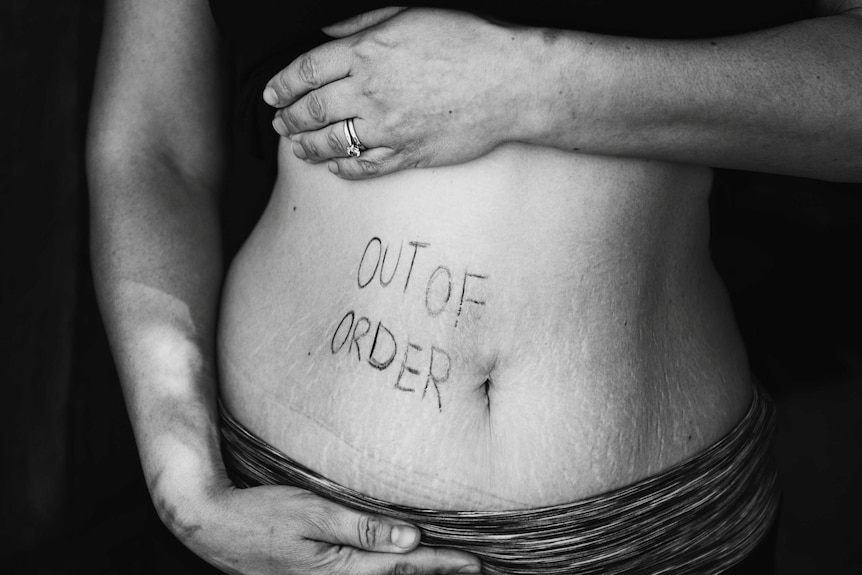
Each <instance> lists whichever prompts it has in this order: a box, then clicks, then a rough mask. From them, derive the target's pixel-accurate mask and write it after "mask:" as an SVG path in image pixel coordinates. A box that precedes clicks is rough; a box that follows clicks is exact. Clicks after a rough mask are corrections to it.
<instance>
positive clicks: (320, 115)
mask: <svg viewBox="0 0 862 575" xmlns="http://www.w3.org/2000/svg"><path fill="white" fill-rule="evenodd" d="M306 107H307V108H308V113H309V114H311V117H312V118H314V120H316V121H317V122H320V123H327V122H326V110H325V108H324V106H323V102H322V101H321V100H320V96H318V95H317V94H315V93H314V92H312V93H310V94H309V95H308V102H307V103H306Z"/></svg>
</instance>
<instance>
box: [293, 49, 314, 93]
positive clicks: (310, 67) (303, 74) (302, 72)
mask: <svg viewBox="0 0 862 575" xmlns="http://www.w3.org/2000/svg"><path fill="white" fill-rule="evenodd" d="M297 74H298V75H299V79H300V80H302V81H303V82H305V83H306V84H309V85H311V86H314V85H315V83H316V81H317V64H316V63H315V62H314V58H312V57H311V55H310V54H303V55H302V56H300V59H299V68H298V70H297Z"/></svg>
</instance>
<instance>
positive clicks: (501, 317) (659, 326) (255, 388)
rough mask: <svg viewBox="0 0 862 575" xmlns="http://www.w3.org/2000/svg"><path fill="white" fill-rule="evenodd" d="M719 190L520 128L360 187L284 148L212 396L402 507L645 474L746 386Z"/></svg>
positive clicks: (550, 494)
mask: <svg viewBox="0 0 862 575" xmlns="http://www.w3.org/2000/svg"><path fill="white" fill-rule="evenodd" d="M710 185H711V172H710V171H709V170H708V169H703V168H696V167H684V166H680V165H673V164H665V163H658V162H647V161H639V160H623V159H612V158H602V157H595V156H586V155H578V154H568V153H564V152H560V151H557V150H551V149H547V148H540V147H530V146H526V145H520V144H518V145H515V144H512V145H507V146H504V147H501V148H499V149H497V150H496V151H494V152H492V153H491V154H489V155H487V156H485V157H483V158H480V159H478V160H475V161H473V162H470V163H468V164H464V165H461V166H452V167H447V168H439V169H428V170H409V171H404V172H400V173H398V174H394V175H391V176H386V177H382V178H377V179H372V180H367V181H361V182H350V181H345V180H340V179H338V178H336V177H335V176H333V175H332V174H330V173H329V172H328V171H327V170H326V167H325V166H324V165H309V164H306V163H303V162H301V161H299V160H297V159H296V158H294V157H293V156H292V154H291V153H290V152H289V151H288V150H286V147H285V146H282V147H281V148H280V150H279V178H278V181H277V183H276V186H275V189H274V191H273V195H272V199H271V201H270V204H269V206H268V207H267V209H266V211H265V212H264V214H263V217H262V218H261V220H260V222H259V223H258V225H257V227H256V228H255V230H254V232H253V234H252V236H251V237H250V239H249V240H248V242H247V243H246V245H245V246H244V247H243V249H242V251H241V252H240V254H239V255H238V257H237V258H236V259H235V261H234V262H233V264H232V267H231V269H230V273H229V276H228V279H227V283H226V286H225V292H224V296H223V310H222V318H221V326H220V330H219V361H220V366H219V368H220V381H221V393H222V396H223V399H224V400H225V402H226V404H227V407H228V409H229V410H230V411H231V412H232V413H233V414H234V415H235V416H236V417H237V419H239V420H240V421H241V422H242V423H243V424H244V425H246V426H247V427H248V428H250V429H251V430H252V431H253V432H255V433H256V434H258V435H259V436H261V437H262V438H263V439H264V440H266V441H268V442H269V443H271V444H272V445H274V446H275V447H277V448H279V449H280V450H282V451H283V452H285V453H286V454H287V455H288V456H290V457H292V458H293V459H295V460H297V461H299V462H300V463H303V464H305V465H306V466H308V467H310V468H312V469H314V470H316V471H318V472H319V473H322V474H323V475H325V476H327V477H328V478H330V479H332V480H334V481H336V482H338V483H341V484H343V485H346V486H348V487H352V488H354V489H356V490H359V491H361V492H364V493H366V494H368V495H371V496H374V497H378V498H381V499H385V500H389V501H392V502H395V503H400V504H406V505H413V506H419V507H431V508H446V509H514V508H524V507H535V506H542V505H550V504H554V503H562V502H567V501H574V500H577V499H580V498H583V497H585V496H588V495H593V494H597V493H601V492H602V491H606V490H608V489H612V488H614V487H618V486H621V485H625V484H627V483H631V482H633V481H636V480H638V479H641V478H643V477H646V476H648V475H651V474H654V473H656V472H658V471H660V470H662V469H664V468H666V467H668V466H670V465H673V464H675V463H677V462H679V461H680V460H682V459H684V458H686V457H688V456H690V455H693V454H694V453H696V452H698V451H700V450H702V449H703V448H704V447H706V446H708V445H709V444H711V443H713V442H714V441H716V440H717V439H719V438H720V437H721V436H722V435H724V434H725V433H726V432H727V431H728V430H729V429H730V428H731V427H732V426H733V424H734V423H736V421H738V420H739V419H740V417H741V416H742V414H743V413H744V411H745V409H746V408H747V406H748V404H749V401H750V397H751V395H750V393H751V392H750V381H749V371H748V366H747V362H746V358H745V352H744V350H743V348H742V345H741V342H740V340H739V336H738V334H737V330H736V327H735V324H734V320H733V317H732V312H731V309H730V306H729V303H728V301H727V298H726V295H725V292H724V288H723V286H722V284H721V282H720V279H719V278H718V276H717V274H716V272H715V270H714V269H713V266H712V264H711V261H710V257H709V249H708V239H709V228H708V208H707V197H708V194H709V189H710ZM399 254H400V258H399Z"/></svg>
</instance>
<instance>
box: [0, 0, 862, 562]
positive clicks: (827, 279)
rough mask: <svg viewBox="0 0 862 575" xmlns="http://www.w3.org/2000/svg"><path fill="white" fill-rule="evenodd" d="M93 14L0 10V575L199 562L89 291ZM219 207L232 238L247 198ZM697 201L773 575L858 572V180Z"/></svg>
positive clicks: (244, 220) (96, 15) (793, 184)
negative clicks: (138, 430) (173, 517)
mask: <svg viewBox="0 0 862 575" xmlns="http://www.w3.org/2000/svg"><path fill="white" fill-rule="evenodd" d="M100 19H101V2H58V3H56V4H55V5H52V6H51V7H50V9H46V8H45V6H44V4H42V3H38V2H26V1H23V0H14V1H10V0H7V1H6V2H3V3H2V7H0V32H2V34H0V71H2V75H0V78H2V84H0V98H2V99H0V118H2V121H0V193H2V204H0V234H2V237H0V250H2V251H0V256H2V259H0V278H2V284H0V314H2V315H0V320H2V324H0V350H2V351H0V353H2V355H0V370H2V371H0V374H2V375H1V377H2V379H0V385H2V388H0V469H2V471H0V503H2V507H0V572H4V573H29V574H42V573H45V574H47V573H73V572H74V573H77V572H82V573H83V572H86V573H88V574H91V575H97V574H103V573H104V574H107V573H118V574H127V573H174V572H175V573H191V572H195V570H196V569H197V565H199V564H198V562H197V561H195V560H194V558H192V557H190V556H189V555H188V554H186V553H184V551H183V550H182V548H180V547H179V544H177V543H176V542H174V541H173V539H172V538H171V537H170V536H169V535H167V533H166V531H165V530H164V528H162V526H161V524H160V523H159V522H158V519H157V518H156V517H155V514H154V511H153V509H152V506H151V504H150V502H149V499H148V497H147V494H146V489H145V487H144V484H143V480H142V478H141V475H140V468H139V464H138V461H137V455H136V452H135V445H134V441H133V438H132V436H131V431H130V428H129V424H128V421H127V418H126V413H125V408H124V405H123V402H122V397H121V394H120V389H119V384H118V383H117V378H116V374H115V372H114V367H113V363H112V361H111V358H110V354H109V351H108V348H107V343H106V341H105V336H104V333H103V331H102V325H101V321H100V318H99V315H98V310H97V309H96V305H95V300H94V296H93V287H92V282H91V278H90V268H89V262H88V254H87V242H88V237H87V185H86V177H85V174H84V168H83V144H84V136H85V127H86V119H87V110H88V104H89V97H90V91H91V85H92V76H93V68H94V63H95V55H96V50H97V47H98V35H99V32H100V24H101V23H100ZM860 146H862V143H860ZM248 162H249V160H247V159H244V158H240V159H239V160H238V166H239V167H238V170H239V172H240V175H239V177H248V176H247V175H244V174H242V171H243V170H245V169H246V168H247V167H249V163H248ZM251 167H252V168H253V167H254V166H251ZM227 207H228V209H227V210H226V212H227V213H228V214H229V217H230V218H231V221H230V222H229V223H230V227H229V228H228V229H229V230H230V231H231V233H232V234H233V236H232V238H231V241H233V242H236V241H237V238H241V237H242V234H243V233H244V230H246V229H247V227H248V225H250V223H251V222H253V221H254V217H255V215H256V213H257V212H258V211H259V209H260V203H259V201H254V200H252V201H246V200H243V199H242V198H241V197H239V196H231V195H229V196H228V206H227ZM712 207H713V212H712V213H713V228H712V249H713V255H714V259H715V261H716V264H717V266H718V268H719V271H720V272H721V274H722V276H723V277H724V278H725V281H726V282H727V285H728V289H729V291H730V293H731V297H732V300H733V303H734V306H735V308H736V311H737V316H738V322H739V324H740V328H741V330H742V333H743V336H744V338H745V341H746V343H747V346H748V350H749V354H750V359H751V363H752V367H753V369H754V372H755V374H756V375H757V376H758V377H759V378H760V379H761V381H762V382H763V383H764V385H765V386H766V387H767V388H768V389H769V390H770V391H771V393H772V394H773V396H774V397H775V399H776V400H777V402H778V404H779V408H780V430H779V431H780V435H779V460H780V464H781V467H782V474H783V480H784V485H785V497H784V507H783V513H782V519H781V532H780V534H779V546H778V559H779V573H780V574H781V575H790V574H796V573H828V574H843V573H847V574H855V573H860V572H862V528H860V521H859V518H860V512H862V494H860V486H862V472H860V457H861V456H860V454H862V424H860V420H861V419H862V416H860V409H862V337H860V320H862V313H860V312H862V309H860V307H862V306H860V294H862V279H860V274H859V273H858V272H859V270H860V262H862V258H860V246H862V185H858V184H834V183H825V182H819V181H812V180H806V179H800V178H789V177H779V176H770V175H761V174H748V173H741V172H724V173H722V174H721V176H720V178H719V179H718V183H717V185H716V189H715V192H714V194H713V197H712Z"/></svg>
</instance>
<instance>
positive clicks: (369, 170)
mask: <svg viewBox="0 0 862 575" xmlns="http://www.w3.org/2000/svg"><path fill="white" fill-rule="evenodd" d="M356 164H357V165H358V166H359V171H360V173H361V174H362V175H363V176H376V175H377V173H378V172H380V164H378V163H377V162H375V161H372V160H357V161H356Z"/></svg>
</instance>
